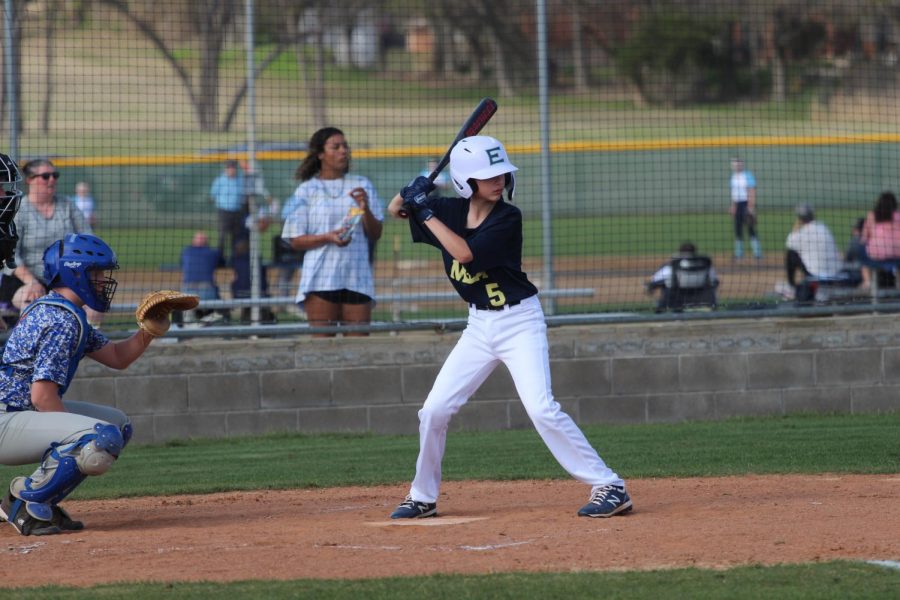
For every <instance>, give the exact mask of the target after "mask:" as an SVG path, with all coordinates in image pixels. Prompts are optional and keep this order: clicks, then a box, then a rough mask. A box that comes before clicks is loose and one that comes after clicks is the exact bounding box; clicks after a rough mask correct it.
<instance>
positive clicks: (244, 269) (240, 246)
mask: <svg viewBox="0 0 900 600" xmlns="http://www.w3.org/2000/svg"><path fill="white" fill-rule="evenodd" d="M231 262H232V267H233V268H234V279H233V280H232V281H231V297H232V298H251V297H252V291H253V290H252V287H253V279H252V278H253V274H252V272H251V271H250V264H251V263H250V235H249V232H248V233H247V234H246V235H244V236H243V237H241V238H239V239H238V241H237V242H236V243H235V245H234V248H233V249H232V261H231ZM259 271H260V295H261V296H262V297H264V298H265V297H268V296H269V283H268V276H267V273H266V268H265V267H264V266H263V265H262V264H259ZM251 310H252V309H251V308H250V307H244V308H242V309H241V322H242V323H249V322H250V321H251V319H250V316H251ZM260 321H261V322H263V323H274V322H275V315H274V314H273V313H272V309H271V308H270V307H268V306H263V307H261V309H260Z"/></svg>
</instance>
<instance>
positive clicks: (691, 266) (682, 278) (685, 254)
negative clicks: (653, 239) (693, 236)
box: [647, 242, 719, 312]
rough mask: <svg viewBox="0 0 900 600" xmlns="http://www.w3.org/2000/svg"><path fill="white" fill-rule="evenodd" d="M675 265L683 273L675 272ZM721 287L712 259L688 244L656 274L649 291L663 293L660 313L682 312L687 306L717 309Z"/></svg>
mask: <svg viewBox="0 0 900 600" xmlns="http://www.w3.org/2000/svg"><path fill="white" fill-rule="evenodd" d="M673 265H675V266H676V267H677V269H678V271H679V272H677V273H676V272H675V271H674V270H673V268H672V267H673ZM718 286H719V278H718V276H717V275H716V270H715V268H714V267H713V266H712V260H711V259H710V258H709V257H707V256H701V255H698V254H697V247H696V246H695V245H694V244H693V243H692V242H684V243H682V244H681V246H679V247H678V254H676V255H675V256H673V257H672V260H670V261H669V262H667V263H666V264H664V265H663V266H662V267H660V268H659V270H658V271H656V273H654V274H653V277H651V278H650V281H649V282H648V283H647V291H648V292H649V293H652V292H653V290H657V289H658V290H659V301H658V302H657V305H656V312H665V311H666V310H674V311H681V310H682V309H684V308H685V306H707V307H714V306H715V305H716V288H717V287H718Z"/></svg>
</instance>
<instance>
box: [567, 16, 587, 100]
mask: <svg viewBox="0 0 900 600" xmlns="http://www.w3.org/2000/svg"><path fill="white" fill-rule="evenodd" d="M571 18H572V66H573V67H574V69H575V89H576V90H577V91H579V92H585V91H587V89H588V86H589V83H588V72H587V66H586V64H585V56H584V35H583V33H584V32H583V28H582V26H581V7H580V6H578V4H576V5H575V6H574V7H573V8H572V12H571Z"/></svg>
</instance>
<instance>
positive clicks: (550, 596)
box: [0, 562, 900, 600]
mask: <svg viewBox="0 0 900 600" xmlns="http://www.w3.org/2000/svg"><path fill="white" fill-rule="evenodd" d="M898 588H900V572H898V571H896V570H890V569H886V568H883V567H879V566H875V565H869V564H864V563H853V562H829V563H822V564H813V565H783V566H775V567H758V566H749V567H739V568H735V569H729V570H727V571H704V570H700V569H672V570H665V571H646V572H635V573H565V574H563V573H502V574H494V575H464V576H453V575H434V576H431V577H397V578H389V579H365V580H362V579H360V580H314V579H304V580H296V581H241V582H235V583H204V582H199V583H171V584H169V583H166V584H163V583H147V584H134V585H132V584H116V585H101V586H95V587H90V588H84V589H80V588H79V589H76V588H62V587H58V586H50V587H44V588H38V589H30V590H8V591H5V592H4V598H7V599H9V600H27V599H37V598H54V599H59V600H80V599H84V600H93V599H102V598H124V597H137V598H141V599H142V600H153V599H156V598H167V599H179V600H184V599H190V598H225V597H227V598H231V599H242V598H252V599H254V600H255V599H258V598H266V599H268V600H277V599H281V598H292V599H294V598H315V599H317V600H329V599H335V600H337V599H345V598H346V599H352V600H359V599H360V598H364V599H365V600H397V598H433V599H435V600H443V599H448V600H455V599H458V598H490V599H492V600H505V599H509V600H518V599H521V598H539V599H541V600H557V599H558V600H570V599H572V598H603V599H604V600H619V599H622V600H641V599H644V598H645V599H648V600H657V599H660V598H662V599H673V598H709V599H716V598H721V599H723V600H726V599H727V600H743V599H770V598H778V599H779V600H792V599H805V598H808V599H815V600H830V599H834V600H849V599H854V598H861V599H862V598H865V599H872V598H896V595H897V592H898ZM0 590H2V588H0Z"/></svg>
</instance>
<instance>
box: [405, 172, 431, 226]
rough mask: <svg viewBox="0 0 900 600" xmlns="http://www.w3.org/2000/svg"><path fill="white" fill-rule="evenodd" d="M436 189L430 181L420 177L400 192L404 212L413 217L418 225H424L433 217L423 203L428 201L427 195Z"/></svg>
mask: <svg viewBox="0 0 900 600" xmlns="http://www.w3.org/2000/svg"><path fill="white" fill-rule="evenodd" d="M436 187H437V186H435V185H434V183H433V182H432V181H431V180H430V179H428V178H427V177H424V176H421V175H420V176H419V177H416V178H415V179H413V180H412V181H411V182H409V185H407V186H406V187H404V188H403V189H402V190H400V197H401V198H403V208H405V209H406V212H408V213H410V214H413V215H415V216H416V219H418V221H419V222H420V223H424V222H425V221H427V220H428V219H430V218H431V217H433V216H434V213H433V212H431V209H430V208H428V205H427V204H426V203H425V201H426V200H427V199H428V194H429V193H430V192H432V191H433V190H434V189H435V188H436Z"/></svg>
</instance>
